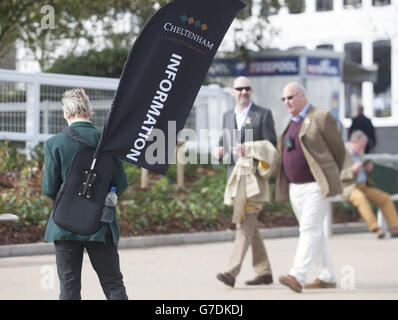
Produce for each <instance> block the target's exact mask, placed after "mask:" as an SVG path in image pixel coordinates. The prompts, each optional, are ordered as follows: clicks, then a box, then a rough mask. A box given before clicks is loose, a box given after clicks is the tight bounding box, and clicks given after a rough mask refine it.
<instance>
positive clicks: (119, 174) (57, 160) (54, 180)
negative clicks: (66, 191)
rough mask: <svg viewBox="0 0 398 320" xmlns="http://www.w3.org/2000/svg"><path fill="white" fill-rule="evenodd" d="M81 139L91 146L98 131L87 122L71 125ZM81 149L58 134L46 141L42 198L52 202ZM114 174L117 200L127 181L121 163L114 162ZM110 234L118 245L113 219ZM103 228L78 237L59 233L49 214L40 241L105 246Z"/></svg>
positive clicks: (70, 233)
mask: <svg viewBox="0 0 398 320" xmlns="http://www.w3.org/2000/svg"><path fill="white" fill-rule="evenodd" d="M71 127H72V128H74V129H75V130H76V131H77V132H78V133H79V134H80V135H81V136H82V137H84V138H85V139H86V140H87V141H88V142H90V143H91V144H93V145H97V144H98V142H99V140H100V137H101V131H100V130H98V129H96V128H95V127H94V126H93V125H92V124H91V123H90V122H84V121H79V122H74V123H72V124H71ZM82 147H83V144H82V143H80V142H78V141H76V140H74V139H72V138H70V137H69V136H67V135H66V134H65V133H63V132H60V133H58V134H56V135H55V136H53V137H51V138H50V139H48V140H47V141H46V146H45V151H44V161H45V167H44V174H43V183H42V191H43V193H44V194H45V195H47V196H48V197H50V198H51V199H53V200H55V197H56V195H57V192H58V190H59V188H60V186H61V184H62V182H63V181H65V179H66V176H67V174H68V170H69V167H70V165H71V162H72V159H73V156H74V155H75V153H76V152H77V151H78V150H79V149H81V148H82ZM114 168H115V169H114V173H113V177H112V184H111V185H112V186H116V193H117V195H118V196H120V195H121V194H122V193H123V192H124V190H126V188H127V178H126V174H125V172H124V169H123V166H122V162H121V161H120V160H117V159H116V158H115V166H114ZM109 226H110V229H111V231H112V237H113V242H114V244H115V245H117V244H118V242H119V236H120V231H119V225H118V223H117V219H116V217H115V218H114V220H113V222H112V223H110V224H109ZM106 228H107V224H105V223H104V225H103V226H102V227H101V228H100V229H99V230H98V231H97V232H96V233H95V234H92V235H88V236H86V235H82V234H77V233H73V232H70V231H67V230H65V229H62V228H61V227H59V226H58V225H56V224H55V222H54V220H53V214H52V213H51V215H50V218H49V220H48V224H47V228H46V233H45V236H44V240H45V241H47V242H53V241H54V240H81V241H100V242H105V233H106Z"/></svg>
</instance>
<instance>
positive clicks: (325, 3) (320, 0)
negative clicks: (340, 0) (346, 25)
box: [316, 0, 333, 11]
mask: <svg viewBox="0 0 398 320" xmlns="http://www.w3.org/2000/svg"><path fill="white" fill-rule="evenodd" d="M330 10H333V0H316V11H330Z"/></svg>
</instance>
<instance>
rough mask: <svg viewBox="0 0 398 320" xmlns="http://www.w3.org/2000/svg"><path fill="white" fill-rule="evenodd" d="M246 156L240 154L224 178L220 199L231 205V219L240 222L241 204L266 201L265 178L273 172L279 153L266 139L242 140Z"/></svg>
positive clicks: (267, 187) (268, 196)
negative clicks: (228, 174)
mask: <svg viewBox="0 0 398 320" xmlns="http://www.w3.org/2000/svg"><path fill="white" fill-rule="evenodd" d="M244 145H245V148H246V153H247V156H246V157H240V158H239V159H238V161H237V162H236V164H235V167H234V169H233V170H232V173H231V175H230V177H229V179H228V183H227V186H226V188H225V193H224V203H225V204H227V205H233V206H234V214H233V217H232V222H234V223H240V222H241V218H242V215H243V214H244V212H245V210H244V209H245V206H246V205H248V203H250V204H251V205H261V206H262V204H263V203H265V202H269V201H270V191H269V183H268V178H269V177H270V176H271V174H272V173H273V172H274V170H275V167H276V165H277V163H278V160H279V153H278V151H277V150H276V149H275V147H274V146H273V144H272V143H271V142H269V141H267V140H259V141H250V142H245V143H244Z"/></svg>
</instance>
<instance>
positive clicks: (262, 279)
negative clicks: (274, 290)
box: [245, 274, 273, 286]
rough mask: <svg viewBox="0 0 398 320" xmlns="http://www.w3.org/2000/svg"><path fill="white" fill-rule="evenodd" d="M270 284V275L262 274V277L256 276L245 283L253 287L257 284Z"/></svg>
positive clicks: (271, 280)
mask: <svg viewBox="0 0 398 320" xmlns="http://www.w3.org/2000/svg"><path fill="white" fill-rule="evenodd" d="M272 282H273V279H272V274H264V275H262V276H257V277H255V278H254V279H252V280H248V281H246V282H245V284H246V285H248V286H255V285H259V284H271V283H272Z"/></svg>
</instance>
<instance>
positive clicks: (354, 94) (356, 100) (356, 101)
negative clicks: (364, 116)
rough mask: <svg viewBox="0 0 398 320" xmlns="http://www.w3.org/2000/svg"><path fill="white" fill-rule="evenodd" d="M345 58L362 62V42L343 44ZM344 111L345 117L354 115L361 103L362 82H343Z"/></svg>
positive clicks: (358, 62)
mask: <svg viewBox="0 0 398 320" xmlns="http://www.w3.org/2000/svg"><path fill="white" fill-rule="evenodd" d="M344 54H345V60H346V61H349V62H354V63H357V64H361V63H362V44H361V43H360V42H350V43H346V44H345V45H344ZM344 87H345V111H344V115H345V117H346V118H351V117H355V116H356V115H357V110H358V107H359V106H360V105H361V104H362V84H361V83H349V82H346V83H345V86H344Z"/></svg>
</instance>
